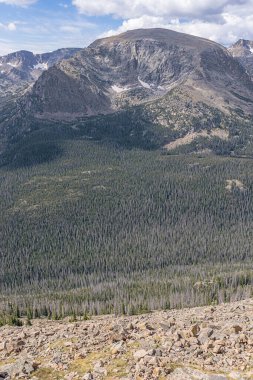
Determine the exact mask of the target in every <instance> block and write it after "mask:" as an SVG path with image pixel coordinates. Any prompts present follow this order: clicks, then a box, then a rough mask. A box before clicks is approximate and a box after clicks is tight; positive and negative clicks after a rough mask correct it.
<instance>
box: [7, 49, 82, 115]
mask: <svg viewBox="0 0 253 380" xmlns="http://www.w3.org/2000/svg"><path fill="white" fill-rule="evenodd" d="M79 50H80V49H74V48H73V49H72V48H71V49H59V50H56V51H54V52H51V53H45V54H33V53H32V52H30V51H25V50H21V51H18V52H15V53H11V54H8V55H5V56H2V57H0V109H1V105H3V104H4V103H6V102H7V101H9V100H10V101H11V100H13V99H15V98H18V97H20V96H21V95H22V94H23V93H24V92H25V91H27V90H28V89H29V87H30V86H32V85H33V83H34V82H35V81H36V80H37V79H38V78H39V77H40V75H41V74H42V73H43V71H45V70H47V69H48V68H50V67H51V66H53V65H54V64H56V63H58V62H59V61H60V60H62V59H67V58H70V57H72V56H73V55H74V54H76V53H77V52H78V51H79Z"/></svg>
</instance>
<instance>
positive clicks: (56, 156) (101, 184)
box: [0, 128, 253, 317]
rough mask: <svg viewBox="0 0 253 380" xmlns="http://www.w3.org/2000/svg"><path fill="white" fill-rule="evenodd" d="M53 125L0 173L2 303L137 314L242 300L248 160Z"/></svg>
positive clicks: (250, 218)
mask: <svg viewBox="0 0 253 380" xmlns="http://www.w3.org/2000/svg"><path fill="white" fill-rule="evenodd" d="M56 131H57V129H54V130H50V131H48V130H47V129H44V130H43V129H42V130H38V131H37V132H36V131H35V132H34V133H33V134H32V135H31V137H29V138H28V139H26V140H25V142H24V141H23V142H22V143H21V144H20V145H15V149H14V148H13V150H12V149H11V148H10V150H9V159H8V160H7V161H6V162H8V164H6V163H5V165H2V166H1V168H0V195H1V197H0V226H1V228H0V257H1V258H0V260H1V266H0V294H1V305H2V308H7V309H8V308H10V303H11V304H12V307H16V305H18V306H19V308H20V310H21V312H22V313H26V312H27V311H28V310H29V313H31V312H33V313H35V314H36V315H48V314H49V315H54V316H55V317H59V316H63V315H66V314H73V313H84V314H86V313H95V314H96V313H110V312H116V313H137V312H141V311H145V310H149V309H153V308H171V307H182V306H194V305H203V304H211V303H217V302H220V301H228V300H230V299H240V298H243V297H244V296H245V295H247V296H250V295H252V289H253V288H252V285H253V271H252V265H251V264H252V256H253V248H252V246H253V245H252V243H253V196H252V195H253V160H252V159H251V158H250V157H248V158H237V157H225V156H223V157H221V156H215V155H212V154H210V155H206V154H202V153H198V154H192V155H179V156H178V155H173V152H170V154H168V153H167V152H166V151H164V152H162V151H159V150H141V149H139V148H137V147H136V148H132V149H128V148H127V146H123V145H122V144H120V145H119V144H116V143H115V142H114V143H112V142H110V141H107V142H105V141H103V142H100V141H98V140H97V141H95V140H93V139H91V138H85V137H84V136H78V135H76V136H74V135H73V136H72V137H71V138H70V135H68V134H67V133H66V134H65V135H64V128H62V129H61V138H59V136H57V135H56ZM54 133H55V134H54ZM64 136H65V137H64Z"/></svg>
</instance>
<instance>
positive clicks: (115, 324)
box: [0, 299, 253, 380]
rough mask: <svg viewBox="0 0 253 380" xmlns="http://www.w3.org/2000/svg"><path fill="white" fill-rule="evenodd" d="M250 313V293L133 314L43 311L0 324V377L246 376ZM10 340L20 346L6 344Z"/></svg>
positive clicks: (128, 379)
mask: <svg viewBox="0 0 253 380" xmlns="http://www.w3.org/2000/svg"><path fill="white" fill-rule="evenodd" d="M252 317H253V301H252V299H249V300H245V301H240V302H235V303H231V304H223V305H220V306H216V307H210V306H209V307H198V308H194V309H184V310H170V311H157V312H153V313H151V314H145V315H138V316H122V317H115V316H113V315H111V316H99V317H94V318H91V319H90V320H88V321H81V320H80V321H77V322H74V323H70V322H68V320H64V321H48V320H46V319H42V320H33V321H32V326H23V327H7V326H6V327H1V328H0V342H2V343H5V344H3V345H2V349H1V352H0V379H3V380H4V379H7V380H12V379H13V380H14V379H15V380H16V379H17V378H24V379H31V380H45V379H56V378H57V379H58V378H59V379H66V380H107V379H108V380H109V379H112V380H113V379H125V380H136V379H146V380H151V379H152V380H153V379H154V380H158V379H170V380H183V379H184V380H198V379H199V380H239V379H240V380H250V379H252V375H253V372H252V354H253V330H252ZM98 332H99V333H98ZM116 332H118V333H123V332H124V339H123V340H121V341H117V342H114V340H113V339H112V336H113V334H115V333H116ZM21 341H22V342H23V343H22V344H21V345H20V344H19V345H18V342H21ZM9 346H12V347H19V349H18V350H16V349H15V350H12V351H9V350H8V347H9Z"/></svg>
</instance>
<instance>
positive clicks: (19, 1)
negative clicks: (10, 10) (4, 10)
mask: <svg viewBox="0 0 253 380" xmlns="http://www.w3.org/2000/svg"><path fill="white" fill-rule="evenodd" d="M36 2H37V0H0V4H7V5H17V6H19V7H26V6H28V5H31V4H34V3H36Z"/></svg>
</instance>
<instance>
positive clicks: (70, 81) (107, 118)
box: [0, 29, 253, 155]
mask: <svg viewBox="0 0 253 380" xmlns="http://www.w3.org/2000/svg"><path fill="white" fill-rule="evenodd" d="M245 54H246V53H245ZM234 55H235V53H233V52H232V51H231V50H230V51H228V50H227V49H226V48H224V47H223V46H221V45H219V44H217V43H215V42H212V41H209V40H206V39H203V38H199V37H194V36H191V35H187V34H183V33H178V32H175V31H171V30H167V29H139V30H132V31H128V32H126V33H123V34H120V35H118V36H114V37H109V38H103V39H99V40H97V41H95V42H93V43H92V44H91V45H90V46H89V47H87V48H85V49H81V50H80V51H79V52H78V53H77V54H75V55H74V56H72V57H71V58H69V59H63V60H62V59H61V60H60V61H59V62H58V63H56V64H54V65H53V66H52V67H49V68H48V69H47V70H45V71H43V73H42V75H40V76H39V78H38V80H37V81H36V82H35V83H34V85H33V86H31V87H30V88H29V90H28V91H26V93H25V94H23V95H22V94H19V95H16V98H15V99H16V100H17V99H18V101H17V102H16V103H14V105H13V104H10V105H9V106H7V107H4V108H3V110H2V112H1V113H0V153H1V151H2V152H4V150H6V147H8V143H9V142H10V141H13V140H15V141H16V140H17V138H20V137H21V138H22V136H24V135H26V134H27V133H30V132H32V131H33V130H34V128H36V129H39V128H43V126H45V125H50V126H51V127H52V126H57V127H58V126H60V125H63V124H64V125H65V126H66V125H68V127H69V128H71V134H72V132H73V130H75V131H81V132H80V133H81V134H83V135H84V136H86V137H87V136H88V137H89V138H95V139H97V138H99V139H108V138H109V139H113V140H117V142H119V141H120V143H122V141H123V144H126V141H127V142H128V145H131V146H138V147H142V148H143V147H144V148H148V149H150V148H164V149H166V150H168V151H171V150H173V151H175V150H177V149H178V148H179V149H181V150H183V151H184V152H185V151H187V152H188V151H189V152H196V151H204V150H205V151H208V152H213V151H214V152H215V153H217V152H218V153H222V154H228V155H230V154H233V155H234V154H239V155H241V154H243V155H245V154H246V155H247V154H248V152H251V144H252V136H253V133H252V132H251V128H252V118H253V82H252V80H251V76H250V73H249V71H248V70H245V67H244V66H243V65H242V64H241V62H240V61H238V59H237V58H235V57H234ZM38 59H39V61H38V62H39V63H36V64H35V65H34V64H31V63H29V65H30V66H29V67H33V70H34V68H36V70H37V68H40V70H42V69H43V68H45V66H43V65H45V62H44V61H41V58H38ZM27 61H28V62H30V61H32V57H30V56H29V57H27ZM46 62H47V63H46V64H47V65H48V66H49V64H48V62H49V60H46ZM54 62H55V61H54ZM12 64H13V65H14V63H12ZM33 70H32V71H31V72H29V75H32V76H33V75H37V74H36V72H35V73H34V71H33ZM36 70H35V71H36ZM12 75H14V74H12ZM21 95H22V96H21ZM10 98H11V96H10ZM77 133H78V132H77ZM129 141H130V142H129ZM1 146H2V148H1Z"/></svg>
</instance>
